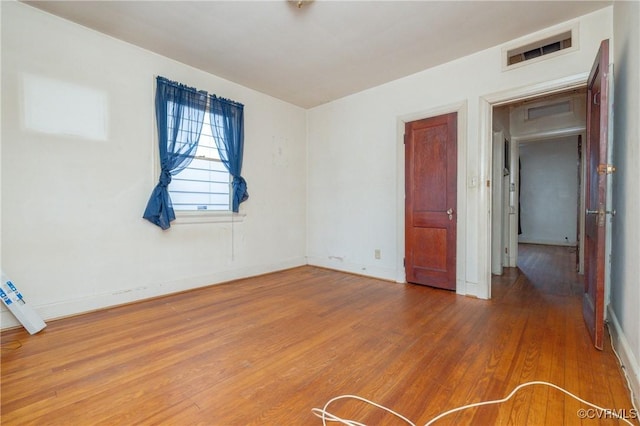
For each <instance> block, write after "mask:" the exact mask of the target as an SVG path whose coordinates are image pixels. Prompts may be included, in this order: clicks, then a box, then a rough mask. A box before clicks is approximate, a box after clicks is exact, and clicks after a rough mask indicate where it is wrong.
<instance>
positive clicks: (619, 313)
mask: <svg viewBox="0 0 640 426" xmlns="http://www.w3.org/2000/svg"><path fill="white" fill-rule="evenodd" d="M613 10H614V13H613V22H614V28H615V32H614V47H613V56H614V73H613V75H614V86H615V89H614V96H615V98H614V117H613V123H614V135H613V159H614V164H615V165H616V167H617V172H616V173H615V174H614V175H613V208H614V209H615V210H616V216H615V217H614V219H613V224H612V233H613V238H612V259H611V304H610V305H609V310H608V320H609V322H610V325H611V326H610V327H609V329H610V330H611V331H612V334H613V335H614V341H615V342H614V344H615V346H616V348H617V350H618V353H619V354H620V356H621V358H622V361H623V364H624V365H625V367H626V371H627V373H628V374H629V376H630V379H631V385H632V387H633V390H634V394H635V396H636V404H637V405H639V406H640V367H639V365H638V364H639V362H638V361H639V360H640V309H638V306H639V305H640V281H639V279H640V278H639V277H640V263H639V262H638V259H640V225H639V224H638V212H640V190H638V185H640V167H638V165H639V164H640V125H639V124H638V123H639V122H640V78H639V77H638V76H640V30H639V28H640V3H638V2H634V1H630V2H620V1H617V2H614V6H613Z"/></svg>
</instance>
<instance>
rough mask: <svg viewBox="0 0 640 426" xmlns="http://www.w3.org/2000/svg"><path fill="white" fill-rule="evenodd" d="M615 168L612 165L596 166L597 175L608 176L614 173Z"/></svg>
mask: <svg viewBox="0 0 640 426" xmlns="http://www.w3.org/2000/svg"><path fill="white" fill-rule="evenodd" d="M615 171H616V166H614V165H613V164H598V174H599V175H610V174H611V173H615Z"/></svg>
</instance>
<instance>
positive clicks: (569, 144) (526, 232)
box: [518, 136, 579, 246]
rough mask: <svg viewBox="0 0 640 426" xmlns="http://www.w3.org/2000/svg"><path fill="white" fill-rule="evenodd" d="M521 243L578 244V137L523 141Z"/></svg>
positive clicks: (521, 161) (521, 156) (521, 148)
mask: <svg viewBox="0 0 640 426" xmlns="http://www.w3.org/2000/svg"><path fill="white" fill-rule="evenodd" d="M519 152H520V163H521V168H520V221H521V222H520V223H521V225H522V234H520V236H519V237H518V239H519V241H520V242H521V243H534V244H552V245H567V246H575V245H576V242H577V230H578V220H577V219H578V201H579V200H578V172H579V170H578V136H567V137H563V138H559V139H549V140H542V141H535V142H526V143H521V144H520V149H519Z"/></svg>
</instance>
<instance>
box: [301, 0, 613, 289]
mask: <svg viewBox="0 0 640 426" xmlns="http://www.w3.org/2000/svg"><path fill="white" fill-rule="evenodd" d="M577 21H578V22H579V38H580V40H579V41H580V44H579V46H580V48H579V49H578V50H577V51H575V52H571V53H568V54H565V55H561V56H558V57H555V58H551V59H547V60H543V61H541V62H538V63H535V64H531V65H529V66H524V67H521V68H517V69H513V70H509V71H503V70H502V66H501V57H502V56H501V53H502V52H501V46H496V47H494V48H491V49H487V50H484V51H481V52H477V53H475V54H473V55H470V56H467V57H464V58H460V59H458V60H455V61H452V62H450V63H447V64H444V65H442V66H438V67H435V68H432V69H429V70H426V71H423V72H421V73H418V74H415V75H413V76H409V77H406V78H403V79H400V80H397V81H393V82H390V83H388V84H384V85H382V86H379V87H376V88H374V89H370V90H367V91H364V92H362V93H359V94H356V95H353V96H349V97H346V98H343V99H340V100H337V101H334V102H331V103H329V104H326V105H322V106H319V107H316V108H314V109H312V110H310V111H309V118H308V123H309V124H308V125H309V142H308V150H309V159H310V161H309V171H308V186H309V187H308V205H307V208H308V223H307V233H308V243H307V253H308V261H309V263H311V264H315V265H322V266H327V267H331V268H335V269H340V270H345V271H351V272H359V273H363V274H370V275H375V276H378V277H381V278H386V279H391V280H397V281H403V280H404V268H403V266H402V258H403V255H404V233H403V225H404V204H403V203H404V194H403V182H404V166H403V164H404V159H403V151H402V135H401V133H398V131H397V129H398V127H399V123H400V122H401V121H403V120H404V119H405V118H406V117H414V118H413V119H415V118H418V117H419V116H420V115H432V114H435V113H437V112H440V111H444V110H447V109H460V108H461V109H460V111H461V112H462V113H463V116H462V117H461V119H462V121H463V123H462V132H459V134H458V138H459V145H458V148H459V149H458V151H459V155H460V159H459V163H458V167H459V177H458V201H459V202H458V216H457V220H458V222H457V223H458V233H459V241H458V260H459V265H458V268H457V272H458V288H457V291H458V292H459V293H463V294H471V295H477V296H479V297H487V296H488V291H489V287H490V283H488V282H487V281H488V278H489V275H490V274H489V271H488V264H487V265H485V264H484V262H485V261H486V262H487V263H488V260H487V259H488V257H487V253H486V252H487V249H486V248H487V247H488V245H487V241H488V239H489V238H490V234H488V233H487V227H488V223H487V222H486V217H487V214H486V212H487V211H488V210H489V200H490V197H489V196H488V195H489V191H488V188H487V187H486V183H485V182H486V180H487V179H490V159H488V158H486V156H485V152H486V150H485V149H484V146H483V145H482V144H483V143H489V140H485V139H484V134H485V131H484V130H483V126H484V124H483V123H481V122H480V121H481V120H480V117H481V109H480V107H481V101H482V99H483V97H484V96H487V95H491V94H497V93H501V92H504V91H507V90H512V89H514V88H521V87H525V86H529V85H537V84H540V83H543V82H546V81H550V80H558V79H564V78H567V77H571V76H576V75H584V74H585V73H588V71H589V70H590V69H591V64H592V62H593V58H594V57H595V55H596V52H597V50H598V46H599V44H600V41H601V40H603V39H606V38H610V37H611V36H612V9H611V8H606V9H603V10H600V11H598V12H594V13H592V14H589V15H585V16H583V17H581V18H579V19H578V20H577ZM574 22H575V21H570V22H568V23H566V25H560V26H558V27H561V28H565V27H568V26H569V25H571V24H573V23H574ZM546 34H548V33H546ZM460 105H463V106H462V107H460ZM449 106H451V107H449ZM490 130H491V129H490V128H489V132H488V133H490ZM488 165H489V166H488ZM482 211H484V212H485V213H483V214H481V212H482ZM376 248H378V249H380V250H381V254H382V256H381V259H379V260H377V259H375V258H374V250H375V249H376Z"/></svg>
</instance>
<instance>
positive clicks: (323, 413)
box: [311, 381, 637, 426]
mask: <svg viewBox="0 0 640 426" xmlns="http://www.w3.org/2000/svg"><path fill="white" fill-rule="evenodd" d="M533 385H544V386H550V387H552V388H554V389H557V390H559V391H561V392H563V393H565V394H567V395H569V396H570V397H572V398H574V399H576V400H578V401H580V402H582V403H583V404H585V405H588V406H589V407H591V408H594V409H596V410H598V411H599V412H603V413H606V415H608V416H611V417H612V418H616V419H619V420H622V421H624V422H625V423H627V424H628V425H630V426H633V423H631V422H630V421H629V420H627V419H626V418H624V417H622V416H620V415H619V414H618V413H617V412H616V411H615V410H611V409H607V408H602V407H599V406H597V405H595V404H592V403H591V402H588V401H585V400H584V399H582V398H580V397H578V396H576V395H574V394H572V393H571V392H569V391H568V390H565V389H563V388H561V387H560V386H557V385H554V384H553V383H549V382H543V381H532V382H526V383H522V384H520V385H518V386H516V388H515V389H513V390H512V391H511V393H510V394H509V395H507V396H506V397H505V398H502V399H496V400H492V401H483V402H476V403H474V404H468V405H464V406H462V407H458V408H454V409H452V410H449V411H445V412H444V413H442V414H439V415H438V416H436V417H434V418H433V419H431V420H429V421H428V422H427V423H426V424H425V426H430V425H431V424H433V423H434V422H436V421H438V420H440V419H441V418H443V417H445V416H448V415H449V414H453V413H456V412H458V411H463V410H466V409H469V408H473V407H480V406H483V405H491V404H501V403H503V402H506V401H508V400H509V399H511V397H513V395H515V394H516V393H517V392H518V391H519V390H520V389H522V388H524V387H527V386H533ZM347 398H352V399H357V400H360V401H363V402H366V403H367V404H371V405H374V406H376V407H378V408H381V409H383V410H385V411H387V412H389V413H391V414H393V415H395V416H396V417H399V418H401V419H402V420H404V421H405V422H407V424H409V425H411V426H416V425H415V424H414V423H413V422H411V421H410V420H408V419H407V418H406V417H404V416H402V415H400V414H398V413H396V412H395V411H393V410H391V409H389V408H387V407H384V406H382V405H380V404H376V403H375V402H372V401H369V400H368V399H366V398H362V397H359V396H356V395H341V396H337V397H335V398H333V399H331V400H329V402H327V403H326V404H325V405H324V408H322V409H320V408H313V409H312V410H311V411H312V412H313V414H315V415H316V416H317V417H319V418H321V419H322V424H323V425H324V426H326V425H327V420H329V421H331V422H339V423H342V424H345V425H347V426H366V425H364V424H363V423H359V422H356V421H353V420H345V419H342V418H340V417H338V416H336V415H334V414H331V413H330V412H329V411H327V408H328V407H329V405H330V404H331V403H333V402H335V401H337V400H339V399H347ZM634 413H636V414H637V411H636V412H634ZM584 414H585V416H586V411H585V412H584ZM576 415H578V413H576Z"/></svg>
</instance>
